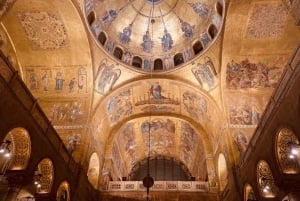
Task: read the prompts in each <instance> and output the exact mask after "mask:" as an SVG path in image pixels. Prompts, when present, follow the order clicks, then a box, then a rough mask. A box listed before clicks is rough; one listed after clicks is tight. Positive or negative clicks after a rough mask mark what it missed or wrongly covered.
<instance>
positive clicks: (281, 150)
mask: <svg viewBox="0 0 300 201" xmlns="http://www.w3.org/2000/svg"><path fill="white" fill-rule="evenodd" d="M275 149H276V150H275V152H276V158H277V161H278V163H279V166H280V169H281V171H282V172H283V173H285V174H298V173H300V145H299V141H298V139H297V137H296V135H295V134H294V132H293V131H292V130H291V129H289V128H281V129H280V130H279V132H278V133H277V135H276V142H275Z"/></svg>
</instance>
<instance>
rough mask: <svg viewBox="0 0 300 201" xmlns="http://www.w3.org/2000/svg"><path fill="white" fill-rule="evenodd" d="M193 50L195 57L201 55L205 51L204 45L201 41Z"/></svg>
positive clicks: (196, 43)
mask: <svg viewBox="0 0 300 201" xmlns="http://www.w3.org/2000/svg"><path fill="white" fill-rule="evenodd" d="M193 50H194V54H195V55H197V54H199V53H200V52H201V51H202V50H203V46H202V43H201V42H200V41H197V42H195V44H194V45H193Z"/></svg>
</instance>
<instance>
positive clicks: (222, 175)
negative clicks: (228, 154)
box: [218, 153, 228, 191]
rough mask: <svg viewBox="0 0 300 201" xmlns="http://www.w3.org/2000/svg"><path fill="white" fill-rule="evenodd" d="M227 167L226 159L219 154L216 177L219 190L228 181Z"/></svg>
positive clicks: (222, 188)
mask: <svg viewBox="0 0 300 201" xmlns="http://www.w3.org/2000/svg"><path fill="white" fill-rule="evenodd" d="M227 176H228V169H227V163H226V159H225V156H224V154H223V153H220V154H219V158H218V177H219V186H220V190H221V191H222V190H224V188H225V187H226V185H227V183H228V178H227Z"/></svg>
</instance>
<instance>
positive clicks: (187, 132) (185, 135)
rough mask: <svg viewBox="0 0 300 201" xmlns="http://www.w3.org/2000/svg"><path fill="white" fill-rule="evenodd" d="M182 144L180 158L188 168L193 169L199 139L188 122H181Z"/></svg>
mask: <svg viewBox="0 0 300 201" xmlns="http://www.w3.org/2000/svg"><path fill="white" fill-rule="evenodd" d="M180 142H181V143H180V145H179V150H180V158H181V160H182V161H183V162H184V163H185V164H186V166H187V167H188V168H191V165H192V162H193V161H194V158H195V156H196V152H197V149H198V146H197V145H198V144H199V137H198V135H197V133H196V132H195V131H194V129H193V128H192V127H191V126H190V125H189V124H188V123H186V122H181V135H180Z"/></svg>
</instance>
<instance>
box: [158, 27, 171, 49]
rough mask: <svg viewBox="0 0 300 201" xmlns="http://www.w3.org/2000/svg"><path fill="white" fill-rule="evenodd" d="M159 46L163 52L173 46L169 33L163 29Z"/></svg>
mask: <svg viewBox="0 0 300 201" xmlns="http://www.w3.org/2000/svg"><path fill="white" fill-rule="evenodd" d="M161 46H162V49H163V51H164V52H167V51H168V50H170V49H171V48H172V47H173V39H172V36H171V34H170V33H168V31H167V30H166V29H165V31H164V35H163V37H162V38H161Z"/></svg>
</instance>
